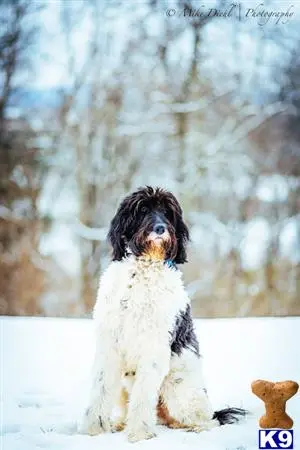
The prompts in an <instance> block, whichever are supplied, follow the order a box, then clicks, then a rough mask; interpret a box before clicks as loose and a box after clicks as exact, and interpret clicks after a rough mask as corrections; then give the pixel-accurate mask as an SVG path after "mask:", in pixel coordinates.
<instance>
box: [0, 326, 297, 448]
mask: <svg viewBox="0 0 300 450" xmlns="http://www.w3.org/2000/svg"><path fill="white" fill-rule="evenodd" d="M196 324H197V331H198V335H199V340H200V348H201V353H202V355H203V357H204V370H205V376H206V381H207V388H208V393H209V395H210V397H211V401H212V403H213V406H214V408H215V409H219V408H222V407H224V406H226V405H232V406H242V407H245V408H247V409H249V410H250V411H251V413H252V415H251V416H249V419H248V420H247V421H246V422H244V423H241V424H239V425H226V426H223V427H219V428H216V429H214V430H211V431H208V432H203V433H200V434H194V433H187V432H185V431H182V430H169V429H166V428H163V427H159V435H158V437H157V438H155V439H152V440H150V441H142V442H140V443H137V444H134V447H135V448H137V449H138V448H153V449H154V448H155V449H158V450H160V449H166V448H167V449H169V448H171V449H172V450H177V449H185V448H189V449H195V450H196V449H197V450H198V449H203V450H209V449H221V450H225V449H228V450H237V449H244V450H246V449H247V450H252V449H258V444H257V435H258V432H257V429H258V426H257V419H258V417H259V416H260V415H261V414H262V412H263V404H262V402H261V401H260V400H259V399H258V398H256V397H255V396H254V395H253V394H252V393H251V391H250V383H251V382H252V381H253V380H254V379H258V378H262V379H269V380H272V381H279V380H286V379H292V380H296V381H299V375H300V358H299V342H300V318H261V319H257V318H249V319H205V320H197V321H196ZM0 331H1V336H0V338H1V367H2V376H1V380H2V381H1V383H2V385H1V386H0V387H1V406H2V408H1V415H2V418H1V420H0V423H1V425H2V427H1V440H2V441H1V442H0V448H1V449H3V450H33V449H41V448H43V449H44V448H45V449H52V450H71V449H72V450H82V449H85V450H89V449H90V450H93V449H101V450H106V449H107V450H108V449H112V448H118V449H120V450H122V449H126V448H128V449H129V448H132V445H133V444H129V443H128V442H127V440H126V436H125V433H117V434H105V435H100V436H95V437H90V436H83V435H79V434H78V433H77V431H76V421H77V419H78V417H79V416H80V412H81V410H82V407H83V404H84V399H85V395H86V391H87V384H88V383H87V379H88V375H89V370H90V367H91V363H92V355H93V351H94V343H93V339H92V321H91V320H85V319H49V318H47V319H45V318H1V319H0ZM288 412H289V414H290V415H291V416H292V417H293V419H294V421H295V426H294V434H295V436H294V439H295V447H294V448H295V449H297V448H300V447H299V443H300V427H299V424H300V395H299V393H298V394H296V396H295V397H293V398H292V399H291V400H289V402H288Z"/></svg>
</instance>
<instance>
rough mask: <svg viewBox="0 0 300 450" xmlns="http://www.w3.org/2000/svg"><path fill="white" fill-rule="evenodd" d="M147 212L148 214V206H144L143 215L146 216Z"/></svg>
mask: <svg viewBox="0 0 300 450" xmlns="http://www.w3.org/2000/svg"><path fill="white" fill-rule="evenodd" d="M147 212H148V208H147V206H143V207H142V208H141V213H142V214H146V213H147Z"/></svg>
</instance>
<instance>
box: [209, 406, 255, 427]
mask: <svg viewBox="0 0 300 450" xmlns="http://www.w3.org/2000/svg"><path fill="white" fill-rule="evenodd" d="M247 414H248V411H247V410H246V409H241V408H225V409H220V411H215V412H214V415H213V419H217V420H218V422H219V424H220V425H226V424H228V423H229V424H232V423H237V422H239V421H240V420H241V418H242V417H245V416H246V415H247Z"/></svg>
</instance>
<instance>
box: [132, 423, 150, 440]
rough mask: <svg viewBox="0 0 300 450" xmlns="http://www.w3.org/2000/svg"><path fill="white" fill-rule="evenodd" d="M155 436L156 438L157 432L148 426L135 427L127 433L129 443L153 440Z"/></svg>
mask: <svg viewBox="0 0 300 450" xmlns="http://www.w3.org/2000/svg"><path fill="white" fill-rule="evenodd" d="M155 436H156V433H155V431H154V430H153V429H151V428H149V427H148V426H147V425H142V426H140V427H135V428H134V429H131V428H129V429H128V431H127V437H128V441H129V442H138V441H143V440H144V439H151V438H153V437H155Z"/></svg>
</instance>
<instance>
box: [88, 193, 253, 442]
mask: <svg viewBox="0 0 300 450" xmlns="http://www.w3.org/2000/svg"><path fill="white" fill-rule="evenodd" d="M108 237H109V240H110V242H111V245H112V247H113V261H112V262H111V264H110V266H109V267H108V269H107V270H106V272H105V273H104V274H103V275H102V277H101V280H100V287H99V292H98V297H97V302H96V305H95V309H94V323H95V327H96V356H95V362H94V369H93V385H92V390H91V396H90V401H89V407H88V409H87V411H86V414H85V416H84V419H83V423H82V427H81V430H82V431H83V432H86V433H89V434H92V435H93V434H98V433H101V432H103V431H117V430H121V429H123V427H124V426H126V431H127V434H128V439H129V441H131V442H135V441H139V440H141V439H149V438H151V437H153V436H155V425H156V423H157V422H159V423H161V424H164V425H168V426H169V427H171V428H186V429H189V430H193V431H202V430H208V429H211V428H212V427H215V426H218V425H220V424H221V425H222V424H225V423H233V422H235V421H236V420H237V419H238V416H240V415H244V413H245V412H244V411H243V410H241V409H238V408H228V409H224V410H221V411H217V412H214V411H213V410H212V407H211V404H210V402H209V399H208V396H207V393H206V389H205V386H204V381H203V377H202V369H201V357H200V354H199V345H198V340H197V337H196V334H195V331H194V327H193V322H192V317H191V307H190V299H189V297H188V295H187V293H186V291H185V289H184V286H183V283H182V275H181V272H180V271H179V270H178V269H177V266H176V264H183V263H185V262H186V244H187V241H188V239H189V232H188V229H187V226H186V224H185V223H184V221H183V217H182V210H181V208H180V205H179V203H178V201H177V200H176V198H175V197H174V195H173V194H171V193H170V192H166V191H164V190H162V189H159V188H156V189H154V188H152V187H146V188H142V189H139V190H138V191H136V192H134V193H133V194H131V195H129V196H128V197H126V198H125V199H124V200H123V202H122V203H121V205H120V207H119V209H118V211H117V213H116V215H115V217H114V218H113V220H112V222H111V227H110V231H109V235H108ZM116 406H119V415H118V417H115V418H114V417H113V411H114V410H115V407H116Z"/></svg>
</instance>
